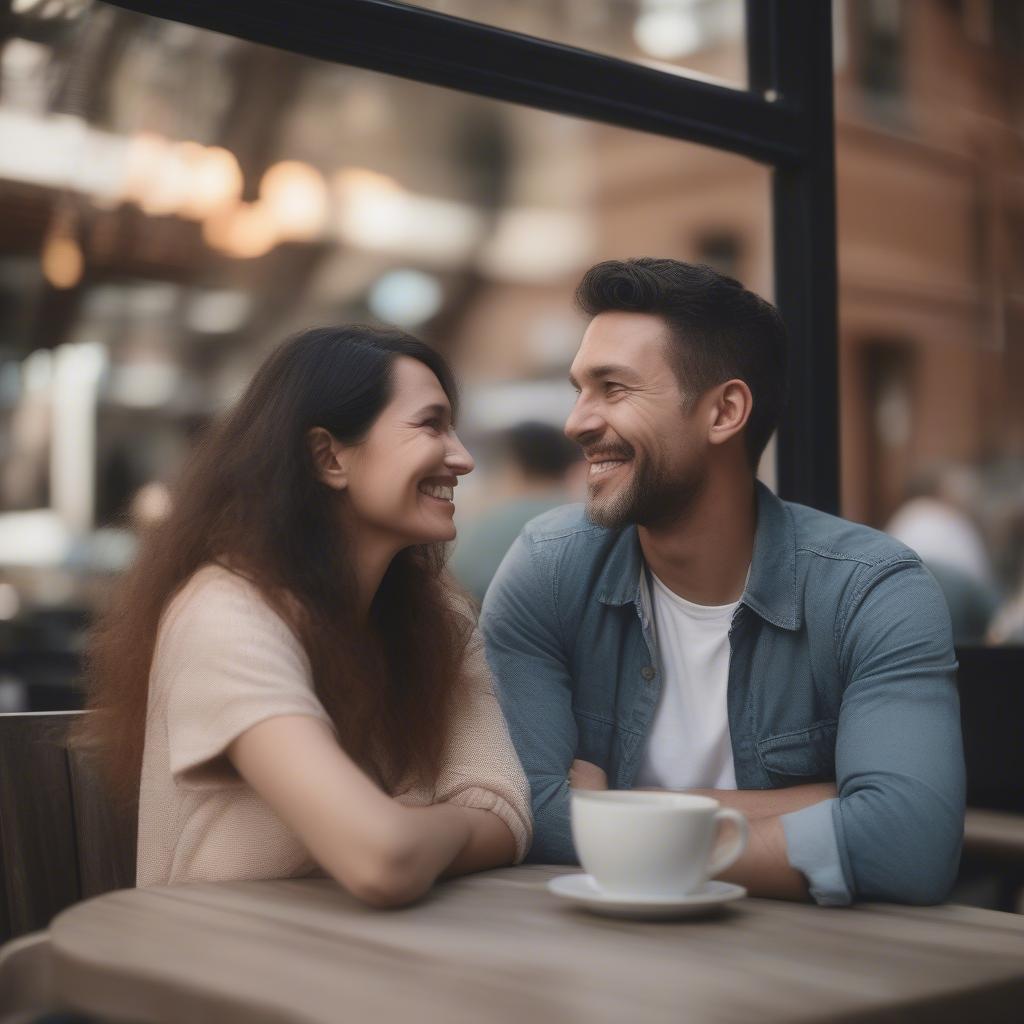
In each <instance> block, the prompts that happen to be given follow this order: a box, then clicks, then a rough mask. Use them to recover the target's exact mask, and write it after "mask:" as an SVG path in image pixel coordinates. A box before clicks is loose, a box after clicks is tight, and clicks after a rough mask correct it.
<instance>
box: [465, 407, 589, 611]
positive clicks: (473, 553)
mask: <svg viewBox="0 0 1024 1024" xmlns="http://www.w3.org/2000/svg"><path fill="white" fill-rule="evenodd" d="M490 446H491V447H492V448H493V454H492V457H493V462H494V471H493V486H491V487H489V488H488V490H489V492H490V494H491V496H492V498H491V503H490V504H488V505H487V506H486V507H485V508H484V509H483V511H482V512H481V513H480V514H479V515H478V516H477V517H476V518H475V519H474V520H473V521H472V522H470V523H468V524H466V525H465V526H464V527H463V528H462V529H461V530H460V532H459V540H458V543H457V545H456V548H455V554H454V556H453V557H452V560H451V563H450V567H451V569H452V572H453V573H454V574H455V576H456V578H457V579H458V581H459V582H460V583H461V584H462V585H463V586H464V587H465V588H466V589H467V590H469V591H470V593H472V595H473V596H474V597H475V598H476V600H477V601H482V600H483V598H484V594H485V593H486V592H487V587H488V585H489V584H490V582H491V578H492V577H493V576H494V574H495V572H496V571H497V569H498V566H499V565H500V564H501V560H502V559H503V558H504V557H505V552H506V551H508V549H509V548H510V547H511V546H512V542H513V541H514V540H515V539H516V537H518V536H519V531H520V530H521V529H522V528H523V527H524V526H525V525H526V524H527V523H528V522H529V521H530V520H531V519H533V518H534V517H535V516H539V515H540V514H541V513H542V512H547V511H548V510H549V509H552V508H557V507H558V506H559V505H565V504H567V503H568V502H571V501H579V500H582V497H583V470H584V463H583V461H582V458H581V455H580V449H579V447H578V446H577V445H575V444H573V443H572V442H571V441H570V440H569V439H568V438H567V437H566V436H565V435H564V434H563V433H562V431H561V430H559V429H558V428H557V427H553V426H551V424H549V423H540V422H536V421H527V422H523V423H517V424H516V425H515V426H513V427H510V428H509V429H508V430H504V431H501V432H500V433H498V434H497V435H495V436H494V437H493V438H492V440H491V442H490ZM486 447H488V445H487V444H486V443H485V448H486Z"/></svg>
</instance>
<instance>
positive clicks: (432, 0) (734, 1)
mask: <svg viewBox="0 0 1024 1024" xmlns="http://www.w3.org/2000/svg"><path fill="white" fill-rule="evenodd" d="M410 2H411V4H412V5H413V6H415V7H429V8H430V9H431V10H433V11H438V12H439V13H441V14H450V15H453V16H455V17H459V18H465V19H467V20H468V21H479V22H483V23H485V24H488V25H494V26H496V27H497V28H503V29H508V30H509V31H512V32H519V33H521V34H523V35H530V36H535V37H537V38H539V39H549V40H551V41H552V42H556V43H563V44H565V45H566V46H576V47H579V48H580V49H583V50H593V51H594V52H595V53H602V54H606V55H607V56H610V57H618V58H620V59H622V60H628V61H632V62H634V63H637V64H644V65H646V66H647V67H652V68H656V69H657V70H659V71H667V72H669V73H670V74H676V75H686V76H688V77H690V78H702V79H706V80H707V81H710V82H714V83H715V84H716V85H727V86H731V87H733V88H736V89H746V88H747V87H748V79H747V56H746V31H745V29H746V5H745V2H744V0H410Z"/></svg>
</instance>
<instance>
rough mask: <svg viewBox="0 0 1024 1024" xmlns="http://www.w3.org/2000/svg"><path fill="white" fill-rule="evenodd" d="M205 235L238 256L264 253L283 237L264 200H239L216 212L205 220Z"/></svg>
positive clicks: (219, 247) (221, 248) (208, 239)
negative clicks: (229, 206)
mask: <svg viewBox="0 0 1024 1024" xmlns="http://www.w3.org/2000/svg"><path fill="white" fill-rule="evenodd" d="M203 237H204V238H205V239H206V241H207V243H208V244H209V245H211V246H212V247H213V248H214V249H219V250H220V251H221V252H223V253H226V254H227V255H228V256H234V257H235V258H236V259H255V258H256V257H257V256H263V255H265V254H266V253H268V252H270V250H271V249H273V248H274V246H275V245H277V243H278V241H279V240H280V237H279V235H278V230H277V222H276V220H275V219H274V217H273V216H272V215H271V213H270V212H269V211H268V210H267V209H266V207H264V206H263V204H262V203H239V204H238V205H237V206H234V207H232V208H231V209H229V210H224V211H223V212H221V213H218V214H215V215H214V216H212V217H210V218H209V219H208V220H207V221H206V222H205V223H204V224H203Z"/></svg>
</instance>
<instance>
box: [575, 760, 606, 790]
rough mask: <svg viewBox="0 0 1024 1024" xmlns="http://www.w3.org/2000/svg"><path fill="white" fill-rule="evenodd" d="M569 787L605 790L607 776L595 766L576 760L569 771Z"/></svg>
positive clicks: (601, 769)
mask: <svg viewBox="0 0 1024 1024" xmlns="http://www.w3.org/2000/svg"><path fill="white" fill-rule="evenodd" d="M569 785H570V786H571V787H572V788H573V789H607V788H608V776H607V775H605V773H604V769H603V768H598V767H597V765H596V764H591V763H590V762H589V761H580V760H576V761H573V763H572V767H571V768H570V769H569Z"/></svg>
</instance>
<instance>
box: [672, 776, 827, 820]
mask: <svg viewBox="0 0 1024 1024" xmlns="http://www.w3.org/2000/svg"><path fill="white" fill-rule="evenodd" d="M686 792H687V793H696V794H698V795H699V796H709V797H711V798H712V799H713V800H717V801H718V802H719V803H720V804H721V805H722V806H723V807H734V808H736V810H737V811H742V812H743V813H744V814H745V815H746V816H747V818H748V819H749V820H750V821H757V820H758V819H759V818H777V817H779V816H780V815H783V814H790V813H792V812H793V811H800V810H803V809H804V808H805V807H810V806H811V805H812V804H820V803H822V802H823V801H825V800H831V799H832V798H833V797H834V796H836V795H837V794H836V787H835V784H834V783H832V782H811V783H808V784H806V785H803V786H790V787H789V788H788V789H688V790H686Z"/></svg>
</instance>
